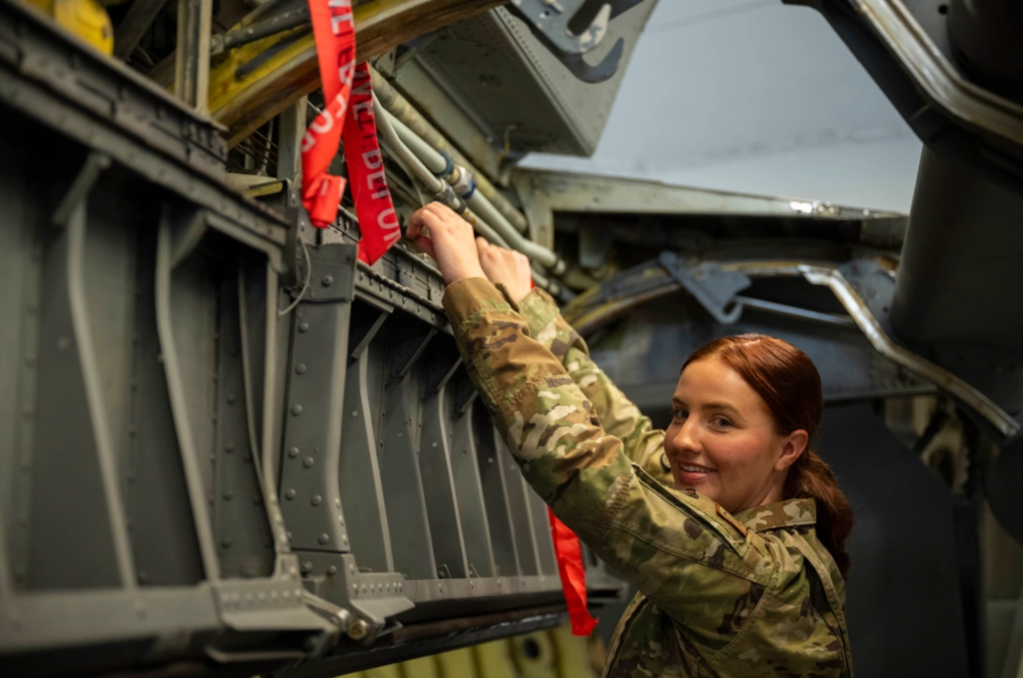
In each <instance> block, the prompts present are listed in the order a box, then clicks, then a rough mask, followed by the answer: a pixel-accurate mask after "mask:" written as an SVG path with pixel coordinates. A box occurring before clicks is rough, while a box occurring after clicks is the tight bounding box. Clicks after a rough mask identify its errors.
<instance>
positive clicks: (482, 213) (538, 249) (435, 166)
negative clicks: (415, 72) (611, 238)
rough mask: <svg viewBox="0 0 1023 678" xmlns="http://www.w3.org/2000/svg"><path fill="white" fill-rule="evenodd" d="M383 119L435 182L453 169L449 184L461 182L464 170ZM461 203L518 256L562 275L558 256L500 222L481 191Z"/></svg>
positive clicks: (396, 122) (385, 113)
mask: <svg viewBox="0 0 1023 678" xmlns="http://www.w3.org/2000/svg"><path fill="white" fill-rule="evenodd" d="M383 117H387V118H388V120H387V122H388V123H389V124H390V125H391V126H392V127H393V129H394V130H395V131H396V132H397V134H398V137H399V138H400V139H401V141H402V143H404V144H405V145H406V146H407V147H408V149H409V150H410V151H411V152H412V153H413V154H414V155H416V157H417V158H418V159H419V160H420V161H422V165H423V166H424V167H425V168H426V169H428V170H430V171H432V172H433V174H434V175H435V176H434V178H435V179H437V177H436V175H438V174H441V173H443V172H445V171H446V170H450V169H453V170H454V171H453V172H449V175H450V176H449V180H450V181H451V182H452V183H457V182H458V180H459V179H461V178H462V175H463V174H464V173H465V172H467V169H466V168H464V167H461V166H458V165H455V166H454V167H453V168H452V167H451V165H450V163H449V161H448V159H447V158H446V157H445V156H444V155H443V154H442V153H441V152H440V151H438V150H437V149H436V148H433V147H432V146H431V145H430V144H429V143H427V142H426V141H425V140H424V139H423V138H422V137H420V136H419V135H417V134H416V133H415V132H413V131H412V130H410V129H409V128H408V127H407V126H406V125H405V124H404V123H403V122H402V121H401V120H398V119H397V118H396V117H394V116H393V115H392V114H391V113H390V112H389V111H387V110H386V109H384V111H383ZM438 181H439V179H438ZM431 190H432V189H431ZM459 197H463V196H459ZM464 200H465V202H466V203H467V204H468V206H469V208H470V209H472V210H473V211H474V212H476V214H477V215H479V217H480V218H482V219H483V220H484V221H486V222H487V223H488V224H490V225H491V226H492V227H493V229H494V230H495V231H497V233H499V234H500V235H501V237H502V238H503V239H505V240H507V241H508V242H509V243H510V244H511V247H512V248H513V249H516V250H518V251H520V252H522V253H523V254H525V255H526V256H527V257H529V258H530V259H533V260H535V261H536V262H537V263H539V264H541V265H543V266H546V267H547V268H550V269H552V270H553V272H554V274H555V275H560V274H561V273H564V271H565V262H564V261H562V260H561V259H559V258H558V255H556V254H555V253H554V252H552V251H551V250H549V249H547V248H546V247H544V246H542V245H538V244H537V243H535V242H532V241H530V240H527V239H526V238H524V237H523V236H522V234H521V233H519V232H518V231H517V230H515V227H514V226H513V225H512V224H511V223H509V221H508V220H507V219H505V218H504V215H502V214H501V213H500V212H499V211H498V210H497V208H496V207H494V205H493V203H491V202H490V201H489V200H488V199H487V198H486V196H484V195H483V193H482V192H481V191H479V190H474V191H471V192H470V194H469V195H468V196H467V197H464Z"/></svg>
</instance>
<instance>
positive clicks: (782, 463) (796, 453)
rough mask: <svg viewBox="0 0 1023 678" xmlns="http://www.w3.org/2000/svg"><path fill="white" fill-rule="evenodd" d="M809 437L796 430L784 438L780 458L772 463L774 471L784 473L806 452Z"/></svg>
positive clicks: (804, 432) (802, 431)
mask: <svg viewBox="0 0 1023 678" xmlns="http://www.w3.org/2000/svg"><path fill="white" fill-rule="evenodd" d="M809 442H810V436H809V435H807V433H806V431H804V430H803V429H798V430H795V431H793V432H792V433H790V434H788V435H787V436H785V438H784V439H783V440H782V447H781V456H780V457H778V460H777V461H775V462H774V470H775V471H784V470H786V469H787V468H789V467H790V466H792V465H793V464H795V463H796V460H797V459H799V457H800V456H801V455H802V454H803V452H805V451H806V446H807V444H808V443H809Z"/></svg>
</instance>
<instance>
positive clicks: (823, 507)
mask: <svg viewBox="0 0 1023 678" xmlns="http://www.w3.org/2000/svg"><path fill="white" fill-rule="evenodd" d="M706 358H718V359H720V360H722V361H724V363H725V364H726V365H728V366H729V367H731V368H732V369H733V370H735V371H736V372H737V373H738V374H739V376H741V377H742V378H743V380H745V382H746V383H747V384H749V385H750V387H751V388H752V389H753V390H754V391H756V392H757V394H758V395H759V396H760V397H761V398H763V399H764V402H765V403H767V407H768V408H769V409H770V410H771V414H772V415H774V422H775V426H776V427H777V430H778V433H780V434H781V435H788V434H789V433H792V432H793V431H798V430H803V431H806V433H807V435H808V436H809V440H810V442H809V443H808V444H807V448H806V450H805V451H804V452H803V454H801V455H799V459H797V460H796V461H795V463H793V464H792V466H790V467H789V471H788V476H787V477H786V478H785V488H784V496H785V498H786V499H795V498H799V497H805V498H809V499H814V500H816V503H817V538H818V539H820V541H821V543H822V544H824V546H825V547H826V548H827V549H828V551H829V552H830V553H831V557H832V558H834V559H835V564H836V565H837V566H838V570H839V571H840V572H841V573H842V576H843V577H845V576H846V575H847V574H848V573H849V554H848V553H847V552H846V550H845V540H846V539H847V538H848V537H849V534H850V533H851V532H852V528H853V512H852V507H851V506H849V501H848V500H847V499H846V498H845V495H844V494H842V490H840V489H839V488H838V481H837V480H836V478H835V473H834V471H832V470H831V467H830V466H828V465H827V463H825V462H824V460H823V459H821V458H820V457H819V456H818V455H817V453H816V452H814V451H813V450H812V447H813V446H814V444H815V443H816V433H817V426H818V425H819V424H820V421H821V411H822V410H823V409H824V398H823V397H822V395H821V376H820V374H819V373H818V372H817V368H816V366H814V364H813V361H812V360H810V358H809V357H807V355H806V354H805V353H803V352H802V351H800V350H799V349H798V348H796V347H795V346H793V345H792V344H790V343H788V342H785V341H782V340H781V339H775V338H774V337H769V336H766V335H763V334H742V335H739V336H734V337H723V338H721V339H717V340H716V341H712V342H710V343H709V344H707V345H706V346H703V347H702V348H700V349H697V350H696V351H695V352H694V353H693V354H692V355H691V356H689V359H688V360H686V363H685V365H683V366H682V369H683V370H685V369H686V367H688V366H689V365H690V364H691V363H693V362H695V361H697V360H703V359H706Z"/></svg>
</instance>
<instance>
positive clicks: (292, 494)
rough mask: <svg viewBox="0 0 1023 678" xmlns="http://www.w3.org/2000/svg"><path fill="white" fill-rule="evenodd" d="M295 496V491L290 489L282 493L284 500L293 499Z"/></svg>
mask: <svg viewBox="0 0 1023 678" xmlns="http://www.w3.org/2000/svg"><path fill="white" fill-rule="evenodd" d="M296 494H297V493H296V492H295V489H294V488H291V489H289V490H288V491H287V492H285V493H284V497H285V499H294V498H295V495H296Z"/></svg>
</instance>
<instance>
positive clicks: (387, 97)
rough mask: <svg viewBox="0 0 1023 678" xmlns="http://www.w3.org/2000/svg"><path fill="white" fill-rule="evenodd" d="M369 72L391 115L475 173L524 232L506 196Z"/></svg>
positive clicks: (500, 208)
mask: <svg viewBox="0 0 1023 678" xmlns="http://www.w3.org/2000/svg"><path fill="white" fill-rule="evenodd" d="M369 70H370V74H371V75H372V76H373V91H374V92H376V94H377V96H379V97H380V101H381V103H383V105H384V108H386V109H387V110H388V111H389V112H390V113H391V114H392V115H393V116H394V117H395V118H397V119H398V120H401V121H402V122H403V123H404V124H405V125H407V126H408V128H409V129H410V130H412V131H413V132H415V133H416V134H417V135H418V136H420V137H422V138H423V140H424V141H426V143H428V144H429V145H430V146H432V147H434V148H436V149H439V150H441V151H443V152H444V153H447V154H448V155H449V156H450V157H451V159H452V161H454V162H456V163H457V164H459V165H462V166H463V167H465V168H466V169H468V170H469V171H470V172H472V175H473V176H474V177H476V186H477V189H478V190H479V191H481V192H482V193H483V195H485V196H486V197H487V199H488V200H490V201H491V202H492V203H494V207H495V209H497V211H498V212H500V213H501V214H502V215H503V216H504V218H505V219H507V220H508V221H509V222H510V223H511V224H512V225H513V226H514V227H515V230H517V231H519V232H520V233H525V232H526V230H527V229H528V228H529V223H528V222H527V221H526V217H525V216H523V214H522V213H521V212H519V211H518V210H517V209H515V207H513V206H512V204H511V203H510V202H508V199H507V198H505V197H504V196H503V195H501V192H500V191H498V190H497V188H495V187H494V185H493V184H492V183H490V181H489V180H488V179H487V178H486V175H484V174H483V173H482V172H480V171H479V170H477V169H476V168H475V167H473V165H472V163H471V162H469V160H468V159H467V158H466V157H465V156H464V155H462V154H461V153H460V152H459V151H458V149H457V148H455V147H454V146H452V145H451V144H450V143H449V142H448V140H447V139H445V138H444V136H443V135H441V133H440V132H438V131H437V129H436V128H435V127H434V126H433V125H431V124H430V123H429V122H428V121H427V120H426V118H424V117H423V116H422V115H420V113H419V111H417V110H416V109H415V108H413V106H412V104H410V103H409V102H408V100H407V99H406V98H405V97H403V96H402V95H401V94H400V93H399V92H398V91H397V90H396V89H394V87H392V86H391V83H390V82H388V81H387V79H386V78H384V76H382V75H380V73H378V72H377V70H376V69H375V68H370V69H369Z"/></svg>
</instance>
